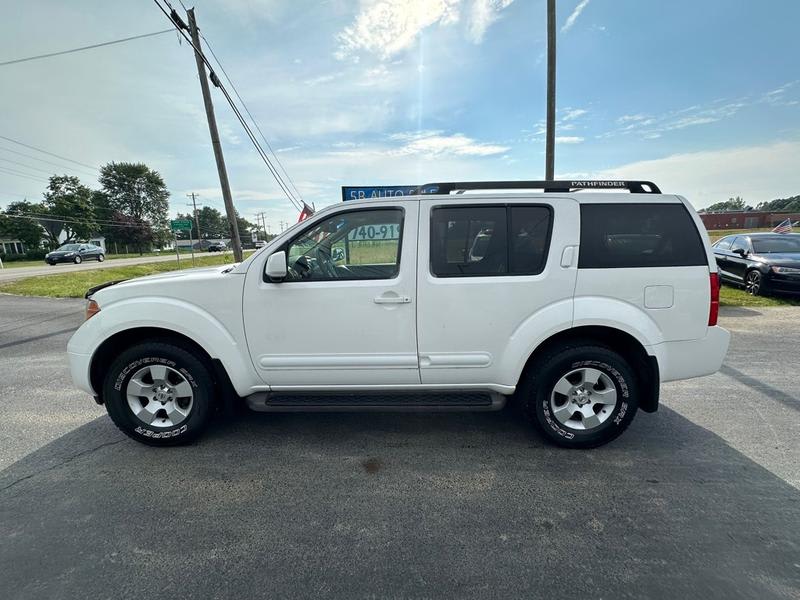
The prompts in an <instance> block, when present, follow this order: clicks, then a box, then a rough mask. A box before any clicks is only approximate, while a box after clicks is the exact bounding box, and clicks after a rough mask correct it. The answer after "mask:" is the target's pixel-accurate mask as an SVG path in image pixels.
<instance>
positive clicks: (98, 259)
mask: <svg viewBox="0 0 800 600" xmlns="http://www.w3.org/2000/svg"><path fill="white" fill-rule="evenodd" d="M105 259H106V255H105V254H98V255H97V262H103V261H104V260H105Z"/></svg>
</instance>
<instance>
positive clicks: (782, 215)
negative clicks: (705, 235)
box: [700, 210, 800, 231]
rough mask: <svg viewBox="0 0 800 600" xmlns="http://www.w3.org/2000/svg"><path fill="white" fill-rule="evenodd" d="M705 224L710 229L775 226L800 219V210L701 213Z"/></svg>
mask: <svg viewBox="0 0 800 600" xmlns="http://www.w3.org/2000/svg"><path fill="white" fill-rule="evenodd" d="M700 218H701V219H702V220H703V225H705V226H706V229H708V230H709V231H714V230H717V229H760V228H764V227H775V226H776V225H777V224H778V223H780V222H781V221H783V220H785V219H791V220H792V223H794V222H795V221H800V212H793V213H787V212H768V211H760V210H742V211H735V212H713V213H700Z"/></svg>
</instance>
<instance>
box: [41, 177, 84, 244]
mask: <svg viewBox="0 0 800 600" xmlns="http://www.w3.org/2000/svg"><path fill="white" fill-rule="evenodd" d="M37 212H41V213H42V214H44V215H46V216H43V217H40V221H39V222H40V223H41V225H42V227H43V228H44V230H45V233H46V235H47V238H48V240H49V242H50V246H52V247H55V246H58V244H59V243H66V242H73V241H76V240H85V239H88V238H90V237H91V236H93V235H95V234H96V233H97V222H96V220H95V215H94V205H93V204H92V190H90V189H89V188H88V187H86V186H85V185H83V184H82V183H81V181H80V179H78V178H77V177H73V176H72V175H53V176H52V177H50V181H49V183H48V184H47V190H46V191H45V192H44V201H43V202H42V204H41V211H37ZM62 232H63V233H64V234H65V239H64V240H59V236H60V234H61V233H62Z"/></svg>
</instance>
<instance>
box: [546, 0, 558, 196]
mask: <svg viewBox="0 0 800 600" xmlns="http://www.w3.org/2000/svg"><path fill="white" fill-rule="evenodd" d="M545 135H546V141H545V150H544V152H545V159H544V162H545V165H544V178H545V180H546V181H552V180H553V179H554V177H555V176H554V171H555V147H556V0H547V132H546V134H545Z"/></svg>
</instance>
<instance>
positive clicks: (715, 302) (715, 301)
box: [708, 273, 719, 327]
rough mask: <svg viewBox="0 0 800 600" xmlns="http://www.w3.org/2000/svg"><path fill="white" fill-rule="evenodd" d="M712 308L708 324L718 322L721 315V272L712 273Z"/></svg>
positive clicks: (711, 324) (709, 312)
mask: <svg viewBox="0 0 800 600" xmlns="http://www.w3.org/2000/svg"><path fill="white" fill-rule="evenodd" d="M709 278H710V280H711V308H710V309H709V311H708V326H709V327H711V326H713V325H716V324H717V317H718V316H719V273H711V274H710V276H709Z"/></svg>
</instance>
